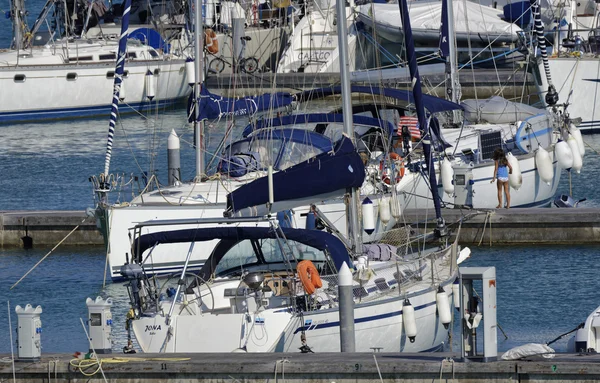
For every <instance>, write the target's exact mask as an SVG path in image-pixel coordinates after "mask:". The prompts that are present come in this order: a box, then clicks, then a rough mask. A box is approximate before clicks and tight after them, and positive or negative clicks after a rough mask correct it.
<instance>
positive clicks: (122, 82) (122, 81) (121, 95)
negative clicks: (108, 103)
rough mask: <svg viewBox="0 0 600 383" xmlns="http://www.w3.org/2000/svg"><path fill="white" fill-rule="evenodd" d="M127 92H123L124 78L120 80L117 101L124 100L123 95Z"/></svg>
mask: <svg viewBox="0 0 600 383" xmlns="http://www.w3.org/2000/svg"><path fill="white" fill-rule="evenodd" d="M126 95H127V93H126V92H125V78H123V79H122V80H121V90H119V101H121V102H123V101H125V96H126Z"/></svg>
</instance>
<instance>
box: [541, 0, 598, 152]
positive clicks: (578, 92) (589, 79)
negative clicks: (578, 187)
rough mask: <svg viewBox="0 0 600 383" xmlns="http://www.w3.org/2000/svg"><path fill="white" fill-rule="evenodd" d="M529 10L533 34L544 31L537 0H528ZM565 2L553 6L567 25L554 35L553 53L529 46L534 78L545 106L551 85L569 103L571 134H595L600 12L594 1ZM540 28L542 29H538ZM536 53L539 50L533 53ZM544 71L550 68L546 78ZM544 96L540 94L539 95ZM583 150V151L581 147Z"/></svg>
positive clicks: (563, 100)
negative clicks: (549, 76)
mask: <svg viewBox="0 0 600 383" xmlns="http://www.w3.org/2000/svg"><path fill="white" fill-rule="evenodd" d="M531 4H532V13H533V15H534V19H535V20H534V21H535V23H536V26H535V29H536V31H535V32H536V34H537V35H539V33H542V34H543V31H544V29H543V28H544V26H543V23H542V18H541V15H540V6H539V4H538V2H537V1H533V0H532V1H531ZM574 5H575V3H573V4H571V3H569V2H566V3H564V4H562V3H561V4H560V6H559V7H557V8H556V9H555V12H557V13H564V14H565V17H564V19H563V20H564V21H565V23H566V21H567V20H569V22H568V23H566V25H564V26H562V27H561V28H559V30H557V31H556V32H555V34H554V44H553V45H554V47H553V52H551V53H552V54H551V55H549V54H548V53H546V52H545V50H546V48H545V42H544V43H543V45H544V48H543V49H542V44H538V47H539V49H534V48H533V47H532V49H531V52H530V57H531V64H532V68H533V72H534V74H535V75H534V76H533V78H534V81H535V84H536V87H537V90H538V92H539V94H540V96H541V97H540V99H542V102H544V103H545V104H546V105H548V106H551V104H549V103H547V102H546V94H548V89H549V88H550V86H553V87H554V90H555V91H556V94H557V96H558V99H559V100H560V101H561V102H562V103H564V104H566V105H567V106H568V113H569V115H570V116H571V118H572V120H573V121H572V122H573V125H572V126H571V127H570V129H569V130H570V132H571V134H573V135H575V136H577V135H579V134H580V132H579V131H580V130H581V133H589V134H591V133H595V132H596V130H597V129H599V128H600V109H599V106H600V104H599V103H598V100H599V99H600V76H599V75H598V74H599V73H600V60H598V53H599V52H600V33H599V30H598V25H597V20H598V17H599V15H600V12H599V10H598V9H597V8H596V3H594V2H588V1H582V2H578V3H577V6H576V7H573V6H574ZM540 31H541V32H540ZM535 52H539V53H540V54H539V55H536V54H535ZM547 70H549V71H551V73H552V77H553V78H552V79H549V78H548V77H547V75H545V74H546V73H547ZM542 96H543V97H542ZM581 149H583V150H581ZM580 152H581V153H580V154H581V155H583V154H585V147H583V146H582V147H581V148H580Z"/></svg>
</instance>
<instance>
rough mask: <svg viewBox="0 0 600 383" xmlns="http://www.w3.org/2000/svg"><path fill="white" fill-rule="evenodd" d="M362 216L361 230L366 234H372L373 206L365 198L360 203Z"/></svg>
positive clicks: (373, 222) (373, 229)
mask: <svg viewBox="0 0 600 383" xmlns="http://www.w3.org/2000/svg"><path fill="white" fill-rule="evenodd" d="M362 215H363V217H362V218H363V219H362V221H363V230H364V231H365V232H366V233H367V234H371V233H373V231H375V206H373V201H371V200H370V199H369V197H366V198H365V199H364V200H363V202H362Z"/></svg>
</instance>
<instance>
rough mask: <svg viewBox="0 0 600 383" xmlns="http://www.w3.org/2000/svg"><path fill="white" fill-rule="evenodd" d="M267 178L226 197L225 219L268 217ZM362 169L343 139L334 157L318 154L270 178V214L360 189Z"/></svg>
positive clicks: (238, 189)
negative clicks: (231, 217)
mask: <svg viewBox="0 0 600 383" xmlns="http://www.w3.org/2000/svg"><path fill="white" fill-rule="evenodd" d="M267 178H268V177H261V178H259V179H257V180H255V181H252V182H250V183H248V184H246V185H243V186H240V187H239V188H237V189H236V190H234V191H233V192H231V193H229V194H228V195H227V211H226V213H225V214H226V215H228V216H239V217H243V216H251V217H253V216H260V215H264V214H267V213H268V211H269V209H268V208H267V207H266V204H267V202H268V201H269V185H268V179H267ZM364 180H365V167H364V164H363V162H362V159H361V158H360V156H359V154H358V152H357V151H356V149H355V147H354V145H353V144H352V142H351V141H350V139H349V138H348V137H346V136H344V137H343V138H342V139H341V140H340V141H338V142H337V143H336V146H335V147H334V150H333V153H331V152H330V153H321V154H319V155H318V156H316V157H313V158H311V159H309V160H307V161H305V162H302V163H299V164H297V165H294V166H292V167H290V168H287V169H285V170H282V171H279V172H277V173H275V174H273V189H274V193H273V194H274V204H273V206H271V208H270V210H271V211H282V210H286V209H291V208H294V207H298V206H303V205H308V204H310V203H312V202H314V201H317V200H323V199H328V198H333V197H337V196H340V195H342V194H343V193H344V192H345V191H346V189H348V188H353V187H356V188H358V187H360V186H361V185H362V184H363V182H364Z"/></svg>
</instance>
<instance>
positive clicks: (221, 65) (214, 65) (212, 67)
mask: <svg viewBox="0 0 600 383" xmlns="http://www.w3.org/2000/svg"><path fill="white" fill-rule="evenodd" d="M223 70H225V60H223V59H222V58H220V57H215V58H214V59H212V60H210V64H208V71H209V73H221V72H223Z"/></svg>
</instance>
